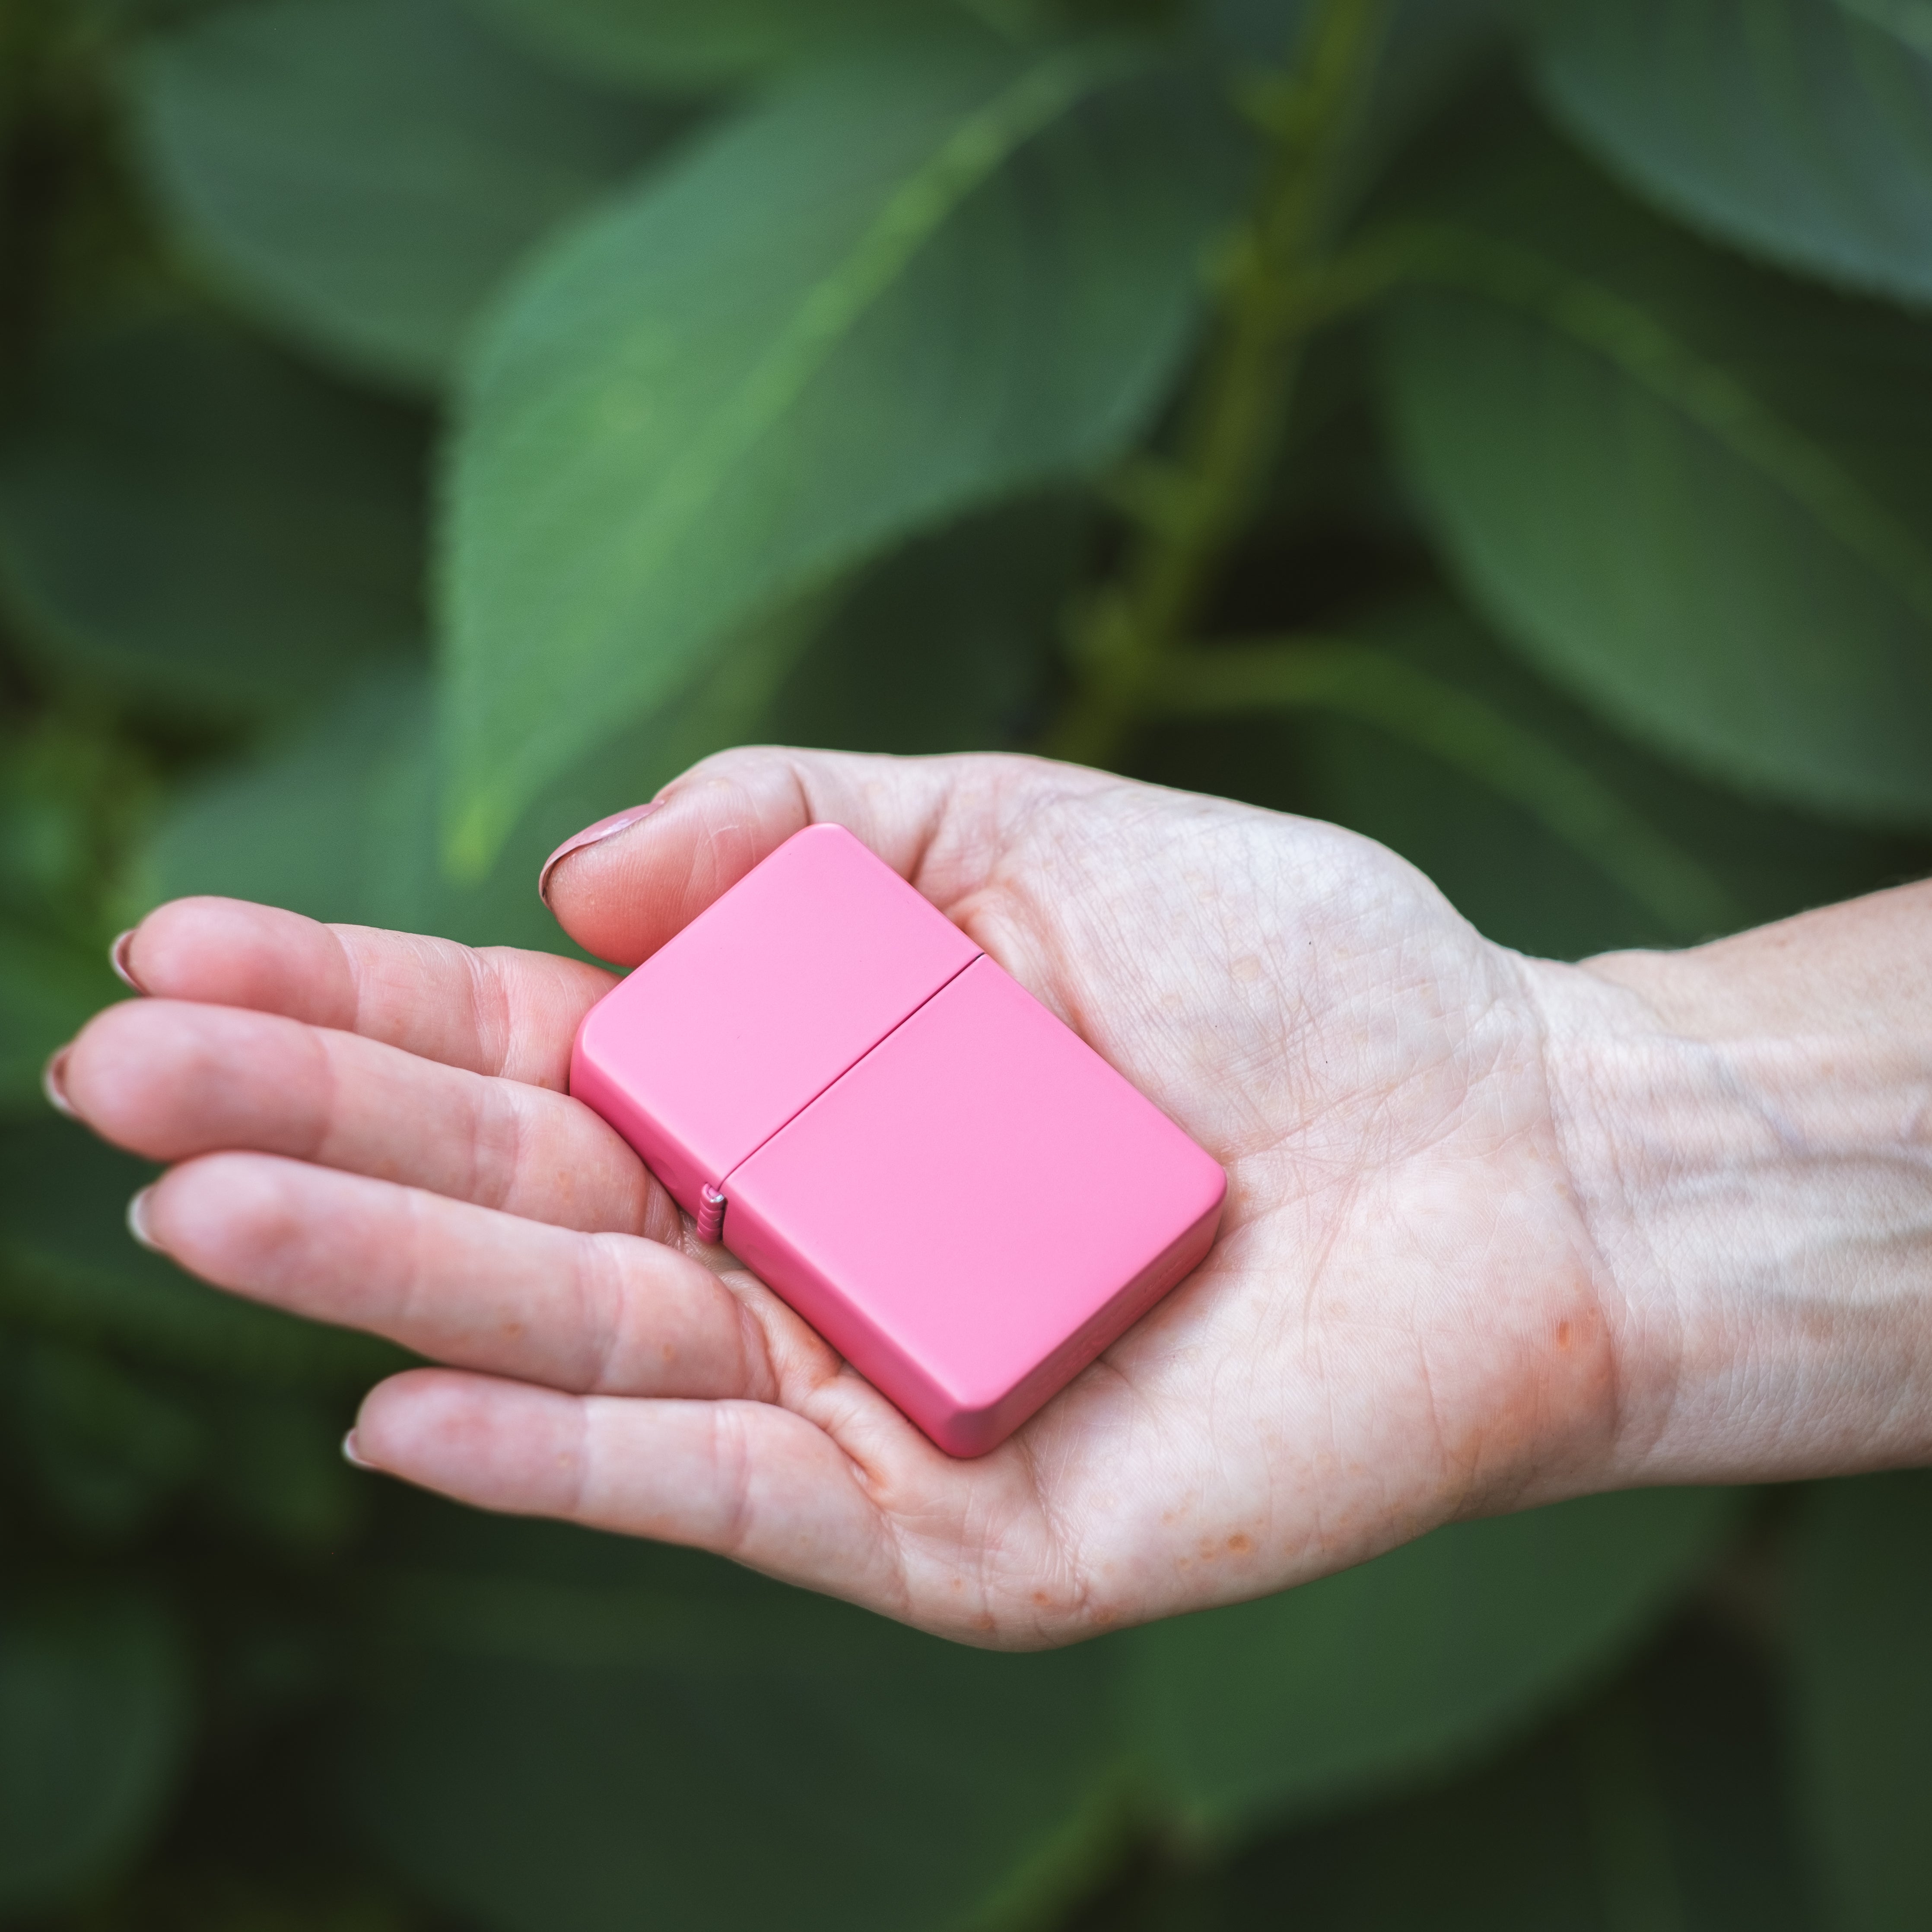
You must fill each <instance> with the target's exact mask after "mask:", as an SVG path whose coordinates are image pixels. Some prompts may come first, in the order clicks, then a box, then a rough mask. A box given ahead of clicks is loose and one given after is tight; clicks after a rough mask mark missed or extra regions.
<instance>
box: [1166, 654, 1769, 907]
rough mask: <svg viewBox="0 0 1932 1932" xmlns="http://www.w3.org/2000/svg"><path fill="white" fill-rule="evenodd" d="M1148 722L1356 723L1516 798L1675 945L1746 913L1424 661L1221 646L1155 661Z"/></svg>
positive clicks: (1720, 887) (1717, 884)
mask: <svg viewBox="0 0 1932 1932" xmlns="http://www.w3.org/2000/svg"><path fill="white" fill-rule="evenodd" d="M1143 705H1144V708H1145V711H1146V712H1147V713H1148V715H1160V716H1163V717H1169V718H1230V717H1241V716H1252V715H1254V714H1256V713H1257V712H1264V711H1271V710H1296V709H1319V710H1322V711H1326V712H1330V713H1331V714H1333V715H1337V716H1341V717H1347V718H1355V719H1356V720H1358V721H1359V722H1361V723H1363V724H1368V725H1370V726H1372V727H1373V728H1374V729H1376V730H1379V731H1381V732H1384V733H1386V734H1387V735H1388V736H1390V737H1392V738H1394V739H1397V740H1399V741H1400V742H1403V743H1404V744H1407V745H1414V746H1415V747H1416V748H1418V749H1419V750H1421V751H1427V752H1428V753H1429V754H1430V755H1431V756H1432V757H1436V758H1439V759H1440V760H1442V763H1445V765H1448V766H1450V767H1451V769H1454V770H1456V771H1459V772H1461V773H1462V774H1463V775H1464V776H1465V777H1466V778H1469V779H1471V780H1472V781H1474V782H1475V783H1476V784H1480V785H1481V786H1482V787H1484V789H1485V790H1488V791H1490V792H1493V793H1495V794H1496V796H1499V797H1500V798H1504V799H1508V801H1509V802H1511V804H1512V805H1515V806H1516V807H1517V808H1518V809H1519V810H1520V811H1522V812H1523V813H1524V814H1526V816H1527V817H1529V818H1531V819H1532V820H1535V822H1536V823H1538V824H1539V825H1541V826H1542V827H1543V828H1544V830H1545V831H1546V832H1549V833H1550V835H1552V836H1553V838H1558V839H1560V840H1561V841H1562V842H1563V843H1564V844H1566V845H1568V847H1570V848H1571V850H1572V851H1574V852H1575V853H1577V855H1578V856H1580V857H1581V858H1583V859H1586V860H1587V861H1588V862H1589V863H1590V864H1592V865H1595V867H1596V868H1598V870H1599V871H1601V872H1602V873H1603V874H1604V876H1605V877H1607V878H1609V879H1611V880H1614V881H1615V882H1616V884H1618V885H1619V886H1622V889H1624V890H1625V892H1628V894H1629V895H1631V898H1633V899H1634V900H1635V901H1637V904H1640V906H1642V907H1643V908H1644V909H1645V910H1646V911H1647V912H1649V913H1650V914H1651V916H1652V917H1653V918H1654V919H1656V920H1657V921H1658V923H1659V924H1660V925H1661V926H1662V927H1663V929H1664V931H1665V932H1666V933H1667V934H1668V935H1670V938H1673V940H1678V941H1686V942H1688V941H1697V940H1702V939H1707V938H1710V937H1711V936H1712V935H1714V934H1715V933H1720V932H1731V931H1733V930H1734V929H1736V927H1737V926H1739V925H1741V924H1742V923H1743V922H1744V917H1745V915H1744V912H1743V910H1742V907H1739V905H1738V904H1737V903H1736V900H1735V899H1734V898H1733V897H1732V895H1731V894H1730V891H1729V890H1728V889H1727V888H1726V886H1724V883H1722V882H1721V880H1718V878H1717V877H1715V876H1714V875H1713V874H1712V873H1711V872H1710V871H1709V870H1708V869H1707V868H1706V867H1705V866H1704V865H1703V864H1702V863H1701V862H1700V861H1699V860H1698V859H1696V858H1695V857H1694V856H1692V855H1691V853H1688V852H1686V851H1685V850H1684V849H1683V848H1682V847H1681V846H1679V844H1676V841H1674V840H1673V839H1671V838H1668V837H1667V836H1666V835H1665V834H1664V833H1663V832H1660V831H1659V830H1658V829H1657V827H1656V826H1654V825H1652V823H1650V821H1649V820H1648V819H1647V818H1646V817H1643V814H1641V813H1640V812H1638V811H1634V810H1633V809H1632V808H1631V806H1630V805H1628V804H1626V803H1625V801H1624V799H1622V797H1621V796H1619V794H1618V793H1617V792H1616V791H1615V790H1613V788H1612V787H1610V786H1609V785H1607V784H1605V783H1604V781H1602V779H1601V778H1598V776H1597V775H1596V774H1595V772H1592V771H1591V770H1590V769H1589V768H1588V767H1587V766H1584V765H1582V764H1580V763H1577V761H1576V760H1574V759H1573V758H1571V757H1570V756H1569V755H1568V754H1567V753H1565V751H1562V750H1561V749H1559V748H1558V747H1557V746H1556V745H1553V744H1550V742H1548V741H1547V740H1546V739H1543V738H1541V737H1539V736H1538V735H1537V734H1536V733H1535V732H1534V731H1531V730H1526V728H1525V727H1523V726H1522V725H1521V724H1518V723H1517V722H1516V721H1515V720H1514V718H1510V717H1508V716H1507V715H1505V713H1504V712H1501V711H1499V710H1497V709H1496V708H1495V707H1494V706H1491V705H1490V704H1488V703H1486V702H1484V700H1483V699H1481V697H1477V696H1476V695H1475V694H1473V693H1472V692H1470V691H1463V690H1460V689H1458V688H1457V687H1456V686H1455V685H1451V684H1448V683H1445V682H1444V681H1443V680H1442V679H1440V678H1438V677H1435V676H1432V675H1431V674H1430V673H1429V672H1427V671H1426V670H1422V669H1421V667H1418V666H1417V665H1415V664H1407V663H1405V662H1404V661H1403V660H1402V659H1401V658H1399V657H1397V656H1394V655H1392V654H1391V653H1390V652H1387V651H1384V650H1379V649H1376V648H1375V647H1374V646H1372V645H1366V644H1355V643H1346V642H1343V641H1341V640H1337V639H1334V638H1329V637H1294V638H1267V639H1262V640H1253V641H1250V640H1242V641H1241V642H1239V643H1227V644H1217V645H1216V646H1214V647H1213V648H1212V649H1206V650H1201V651H1196V652H1190V653H1189V654H1188V655H1187V657H1186V658H1181V659H1175V660H1174V661H1170V662H1168V663H1165V664H1160V665H1157V667H1155V669H1154V672H1153V673H1152V675H1151V677H1150V679H1149V680H1148V683H1147V685H1146V686H1145V692H1144V697H1143Z"/></svg>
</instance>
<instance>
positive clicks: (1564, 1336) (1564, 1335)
mask: <svg viewBox="0 0 1932 1932" xmlns="http://www.w3.org/2000/svg"><path fill="white" fill-rule="evenodd" d="M1556 1346H1558V1347H1559V1349H1567V1348H1568V1347H1569V1346H1570V1325H1569V1323H1568V1322H1558V1323H1557V1325H1556Z"/></svg>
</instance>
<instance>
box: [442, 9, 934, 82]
mask: <svg viewBox="0 0 1932 1932" xmlns="http://www.w3.org/2000/svg"><path fill="white" fill-rule="evenodd" d="M471 4H472V5H474V6H475V7H477V9H478V10H479V11H480V12H482V13H486V14H488V15H489V16H490V17H493V19H495V20H497V21H498V22H499V23H500V24H501V25H502V26H503V27H504V28H505V29H506V30H508V31H512V32H514V33H517V34H520V35H522V36H523V37H524V38H525V39H526V40H528V41H529V43H530V44H531V45H532V46H534V47H537V48H540V49H542V50H543V51H544V52H545V53H547V54H550V55H553V56H554V57H555V58H557V59H559V60H561V61H562V62H565V63H566V64H567V65H570V66H571V67H574V68H577V69H578V70H579V71H580V72H582V73H584V74H589V75H592V76H595V77H597V78H598V79H600V80H616V81H625V82H629V83H634V84H640V85H642V86H649V87H711V86H717V85H718V84H719V83H722V82H727V81H733V80H743V79H745V78H746V77H750V76H753V75H756V74H760V73H762V72H763V71H765V70H766V69H768V68H775V67H778V66H781V65H784V64H786V63H787V62H794V61H796V60H798V59H799V58H801V57H805V56H809V55H813V54H815V53H817V52H820V51H821V50H822V49H823V48H824V47H826V46H827V45H828V44H830V43H836V42H838V41H839V40H844V39H846V38H847V37H852V36H854V35H857V34H863V33H865V32H866V31H868V30H869V31H877V30H879V29H880V28H893V27H897V26H904V25H905V24H906V23H907V22H908V21H917V20H919V19H921V18H922V17H928V18H931V19H932V20H946V19H948V18H949V17H953V18H956V17H957V16H958V15H959V13H960V12H962V10H963V9H962V8H961V7H958V6H956V5H954V4H953V0H471Z"/></svg>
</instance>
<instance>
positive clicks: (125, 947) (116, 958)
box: [107, 926, 148, 993]
mask: <svg viewBox="0 0 1932 1932" xmlns="http://www.w3.org/2000/svg"><path fill="white" fill-rule="evenodd" d="M135 930H136V929H135V928H134V927H133V926H130V927H128V929H127V931H126V932H124V933H123V934H121V937H120V938H118V939H117V940H115V942H114V944H113V945H112V946H110V947H109V948H108V949H107V963H108V965H110V966H111V967H113V968H114V977H115V978H116V979H117V980H120V981H121V983H123V984H124V985H126V986H132V987H133V989H134V990H135V992H137V993H145V992H146V991H147V990H148V989H147V988H146V987H145V986H142V984H141V983H140V981H139V980H137V979H136V978H135V977H134V971H133V968H132V967H131V966H130V965H128V964H127V954H128V952H129V950H130V949H131V948H132V947H133V944H134V933H135Z"/></svg>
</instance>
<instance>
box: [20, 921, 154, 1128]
mask: <svg viewBox="0 0 1932 1932" xmlns="http://www.w3.org/2000/svg"><path fill="white" fill-rule="evenodd" d="M125 990H126V989H124V987H123V986H121V983H120V982H119V981H118V980H116V979H115V977H114V976H113V974H112V973H110V971H108V969H107V961H106V959H105V958H104V956H100V955H96V954H92V953H81V952H79V951H77V950H76V949H75V948H74V947H72V946H71V945H68V944H65V943H64V942H62V941H58V940H52V939H47V938H43V937H41V935H39V934H37V933H36V932H31V930H28V929H26V928H23V927H20V926H12V925H9V924H0V1118H5V1117H6V1116H7V1115H13V1114H19V1113H23V1112H32V1113H34V1114H36V1115H37V1114H38V1113H39V1112H40V1111H41V1109H43V1108H44V1107H45V1106H46V1100H44V1099H43V1097H42V1095H41V1093H40V1070H41V1068H42V1067H44V1066H45V1065H46V1061H47V1056H48V1055H49V1054H51V1053H52V1052H53V1050H54V1049H55V1048H56V1047H58V1046H62V1045H64V1044H65V1043H66V1042H67V1041H68V1040H71V1039H72V1038H73V1037H74V1035H75V1034H77V1033H78V1032H79V1031H80V1029H81V1028H82V1027H83V1026H84V1025H86V1022H88V1020H89V1019H91V1018H92V1016H93V1015H94V1013H95V1012H96V1011H97V1010H98V1009H99V1008H101V1007H104V1006H106V1005H107V1004H110V1002H111V1001H114V1000H116V999H118V998H121V996H122V995H123V993H124V992H125Z"/></svg>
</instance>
